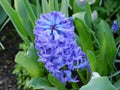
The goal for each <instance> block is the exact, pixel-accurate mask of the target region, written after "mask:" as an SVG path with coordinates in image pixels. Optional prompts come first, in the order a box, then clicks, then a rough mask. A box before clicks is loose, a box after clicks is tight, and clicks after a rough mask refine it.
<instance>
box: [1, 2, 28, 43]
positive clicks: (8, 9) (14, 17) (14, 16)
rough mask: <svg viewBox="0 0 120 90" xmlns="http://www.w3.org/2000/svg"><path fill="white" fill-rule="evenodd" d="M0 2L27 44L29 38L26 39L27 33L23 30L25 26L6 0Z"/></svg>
mask: <svg viewBox="0 0 120 90" xmlns="http://www.w3.org/2000/svg"><path fill="white" fill-rule="evenodd" d="M0 4H1V5H2V7H3V9H4V10H5V11H6V13H7V14H8V16H9V17H10V19H11V21H12V22H13V24H14V26H15V28H16V30H17V32H18V34H19V35H20V37H21V38H22V39H23V40H24V41H25V42H26V43H27V44H29V40H28V39H27V34H26V32H25V28H24V26H23V24H22V23H21V21H20V20H19V17H18V15H17V13H16V12H15V10H14V9H13V8H12V7H11V6H10V4H9V3H8V1H7V0H0Z"/></svg>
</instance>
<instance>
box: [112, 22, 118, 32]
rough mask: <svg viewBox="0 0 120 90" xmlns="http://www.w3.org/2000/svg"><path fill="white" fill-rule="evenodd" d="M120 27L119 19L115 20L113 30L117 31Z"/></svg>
mask: <svg viewBox="0 0 120 90" xmlns="http://www.w3.org/2000/svg"><path fill="white" fill-rule="evenodd" d="M118 29H119V26H118V22H117V20H114V22H113V25H112V30H113V32H116V31H117V30H118Z"/></svg>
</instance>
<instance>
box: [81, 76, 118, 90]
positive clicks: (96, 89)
mask: <svg viewBox="0 0 120 90" xmlns="http://www.w3.org/2000/svg"><path fill="white" fill-rule="evenodd" d="M79 90H117V89H116V88H115V87H114V86H113V85H112V84H111V82H110V81H109V79H108V78H107V77H99V78H94V79H92V80H90V81H89V83H88V84H87V85H85V86H82V87H81V88H80V89H79Z"/></svg>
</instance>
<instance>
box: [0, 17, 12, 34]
mask: <svg viewBox="0 0 120 90" xmlns="http://www.w3.org/2000/svg"><path fill="white" fill-rule="evenodd" d="M9 21H10V18H8V19H7V20H6V21H5V22H4V23H3V25H2V27H1V28H0V32H1V31H2V29H3V28H4V27H5V26H6V24H7V23H8V22H9Z"/></svg>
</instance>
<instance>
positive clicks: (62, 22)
mask: <svg viewBox="0 0 120 90" xmlns="http://www.w3.org/2000/svg"><path fill="white" fill-rule="evenodd" d="M34 35H35V48H36V49H37V50H38V56H39V57H40V58H39V60H38V61H40V62H42V63H44V65H45V68H46V69H47V70H48V71H49V72H50V73H52V75H53V76H54V77H56V78H57V79H58V80H60V81H61V82H62V83H64V84H65V83H67V82H78V81H79V80H78V79H77V77H78V76H77V74H74V72H75V71H76V70H77V69H84V68H87V69H88V70H90V67H89V62H88V59H87V56H86V55H85V53H84V52H83V51H82V50H81V48H80V47H79V46H78V45H77V43H76V40H75V35H74V25H73V21H72V18H71V17H70V18H66V17H65V15H64V14H62V13H61V12H56V11H53V12H51V13H48V14H42V15H40V19H38V20H37V21H36V27H35V29H34Z"/></svg>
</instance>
